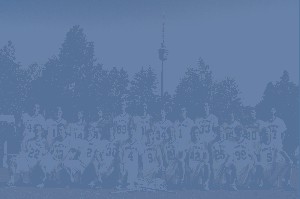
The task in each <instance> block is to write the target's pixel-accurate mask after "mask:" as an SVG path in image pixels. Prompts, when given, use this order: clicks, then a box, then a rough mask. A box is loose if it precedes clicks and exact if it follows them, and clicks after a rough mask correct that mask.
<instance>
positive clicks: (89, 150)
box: [79, 139, 99, 166]
mask: <svg viewBox="0 0 300 199" xmlns="http://www.w3.org/2000/svg"><path fill="white" fill-rule="evenodd" d="M97 145H99V141H98V140H96V139H93V140H91V141H87V140H82V141H81V143H80V147H79V151H80V156H79V158H80V160H81V161H82V162H83V163H84V164H85V165H86V166H87V165H88V164H90V163H91V160H92V159H93V157H94V154H95V151H96V147H97Z"/></svg>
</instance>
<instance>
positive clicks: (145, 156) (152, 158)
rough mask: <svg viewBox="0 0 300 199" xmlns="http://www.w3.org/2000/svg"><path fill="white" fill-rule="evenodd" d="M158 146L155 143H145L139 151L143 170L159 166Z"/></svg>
mask: <svg viewBox="0 0 300 199" xmlns="http://www.w3.org/2000/svg"><path fill="white" fill-rule="evenodd" d="M159 150H160V149H159V148H158V147H156V146H155V145H150V146H149V145H146V146H145V148H144V149H143V150H142V152H141V157H142V162H143V171H146V172H147V171H149V170H152V169H156V168H158V167H159V164H160V162H159V157H160V152H159Z"/></svg>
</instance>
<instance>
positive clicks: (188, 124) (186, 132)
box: [176, 118, 194, 148]
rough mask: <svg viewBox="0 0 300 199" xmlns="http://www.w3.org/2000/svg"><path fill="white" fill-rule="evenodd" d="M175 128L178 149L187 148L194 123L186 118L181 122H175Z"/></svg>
mask: <svg viewBox="0 0 300 199" xmlns="http://www.w3.org/2000/svg"><path fill="white" fill-rule="evenodd" d="M176 126H177V128H176V139H177V141H178V144H179V147H181V148H187V145H188V144H189V143H190V141H191V129H192V127H193V126H194V122H193V120H191V119H190V118H186V119H185V120H183V121H181V122H177V125H176Z"/></svg>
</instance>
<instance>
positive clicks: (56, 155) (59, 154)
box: [38, 124, 76, 188]
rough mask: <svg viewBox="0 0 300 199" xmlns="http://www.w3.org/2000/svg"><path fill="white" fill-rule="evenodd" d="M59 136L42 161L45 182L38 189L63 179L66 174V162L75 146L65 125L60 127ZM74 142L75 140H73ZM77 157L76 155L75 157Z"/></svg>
mask: <svg viewBox="0 0 300 199" xmlns="http://www.w3.org/2000/svg"><path fill="white" fill-rule="evenodd" d="M58 134H59V136H58V137H57V138H56V139H55V140H54V141H53V144H52V145H51V146H50V150H49V152H48V154H47V155H46V156H45V157H44V158H43V159H42V160H41V163H40V167H41V169H42V171H43V175H44V178H43V181H42V183H41V184H39V185H38V187H40V188H42V187H44V186H45V183H46V182H47V181H48V182H49V181H50V180H53V179H54V178H56V179H57V178H58V179H57V180H63V181H64V179H61V178H60V177H61V175H60V174H62V173H64V171H65V169H64V161H65V159H66V157H67V156H68V154H69V151H70V149H71V148H75V146H76V145H75V146H73V144H72V142H70V141H71V139H69V136H67V134H66V127H65V126H64V125H63V124H60V125H58ZM72 140H73V139H72ZM74 156H75V155H74Z"/></svg>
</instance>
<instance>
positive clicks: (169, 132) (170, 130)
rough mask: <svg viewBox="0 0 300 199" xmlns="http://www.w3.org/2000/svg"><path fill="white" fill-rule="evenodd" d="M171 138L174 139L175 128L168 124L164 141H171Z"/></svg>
mask: <svg viewBox="0 0 300 199" xmlns="http://www.w3.org/2000/svg"><path fill="white" fill-rule="evenodd" d="M173 140H175V128H174V127H173V126H170V127H168V128H167V130H166V141H167V142H171V141H173Z"/></svg>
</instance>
